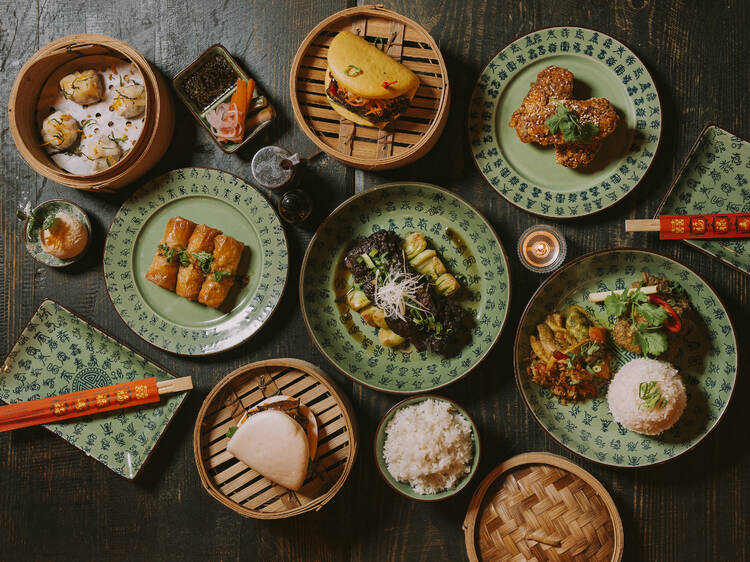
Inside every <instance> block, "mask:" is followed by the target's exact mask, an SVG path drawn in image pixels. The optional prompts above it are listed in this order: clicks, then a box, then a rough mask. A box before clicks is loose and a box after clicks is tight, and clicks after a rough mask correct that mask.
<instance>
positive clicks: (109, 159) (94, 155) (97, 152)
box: [81, 135, 122, 172]
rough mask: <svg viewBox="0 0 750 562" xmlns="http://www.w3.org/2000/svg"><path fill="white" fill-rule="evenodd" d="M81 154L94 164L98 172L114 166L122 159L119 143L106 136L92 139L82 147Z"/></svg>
mask: <svg viewBox="0 0 750 562" xmlns="http://www.w3.org/2000/svg"><path fill="white" fill-rule="evenodd" d="M81 153H82V154H83V155H84V156H85V157H86V158H88V159H89V160H91V161H92V162H93V163H94V170H95V171H97V172H99V171H101V170H105V169H107V168H109V167H110V166H114V165H115V164H116V163H117V162H118V161H119V160H120V158H122V148H120V145H119V144H118V143H117V141H116V140H114V139H112V138H111V137H106V136H104V135H101V136H100V137H98V138H92V139H91V140H90V142H87V143H86V144H85V146H82V147H81Z"/></svg>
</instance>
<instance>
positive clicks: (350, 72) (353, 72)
mask: <svg viewBox="0 0 750 562" xmlns="http://www.w3.org/2000/svg"><path fill="white" fill-rule="evenodd" d="M344 74H346V75H347V76H351V77H352V78H353V77H355V76H359V75H360V74H362V69H361V68H360V67H358V66H354V65H353V64H350V65H349V66H347V67H346V68H345V69H344Z"/></svg>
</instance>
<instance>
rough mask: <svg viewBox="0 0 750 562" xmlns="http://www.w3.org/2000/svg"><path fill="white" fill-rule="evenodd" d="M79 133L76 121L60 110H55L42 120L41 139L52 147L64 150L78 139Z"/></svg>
mask: <svg viewBox="0 0 750 562" xmlns="http://www.w3.org/2000/svg"><path fill="white" fill-rule="evenodd" d="M80 134H81V125H80V124H79V123H78V121H76V120H75V119H74V118H73V116H72V115H69V114H67V113H63V112H62V111H55V112H54V113H52V114H51V115H49V116H48V117H47V118H46V119H45V120H44V121H43V122H42V140H43V141H44V144H45V145H49V146H51V147H52V148H57V149H59V150H66V149H68V148H70V147H71V146H73V145H74V144H75V143H76V142H77V141H78V137H79V136H80Z"/></svg>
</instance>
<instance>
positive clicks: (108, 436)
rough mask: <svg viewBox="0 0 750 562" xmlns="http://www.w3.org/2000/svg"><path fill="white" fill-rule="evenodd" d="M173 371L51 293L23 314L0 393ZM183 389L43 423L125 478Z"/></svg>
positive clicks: (19, 397)
mask: <svg viewBox="0 0 750 562" xmlns="http://www.w3.org/2000/svg"><path fill="white" fill-rule="evenodd" d="M149 377H156V379H157V380H159V381H163V380H167V379H169V378H171V377H173V375H172V374H170V373H168V372H167V371H165V370H164V369H162V368H161V367H159V366H158V365H156V364H155V363H152V362H151V361H149V360H148V359H146V358H145V357H143V356H142V355H140V354H139V353H137V352H135V351H133V350H132V349H130V348H129V347H126V346H124V345H123V344H121V343H120V342H118V341H117V340H115V339H114V338H112V337H111V336H109V335H107V334H105V333H104V332H102V331H101V330H100V329H99V328H96V327H95V326H92V325H91V324H89V323H88V322H86V320H84V319H83V318H81V317H79V316H77V315H75V314H73V313H72V312H71V311H70V310H68V309H67V308H65V307H63V306H62V305H60V304H58V303H56V302H55V301H53V300H49V299H47V300H44V301H42V304H40V305H39V308H38V309H37V311H36V312H35V313H34V315H33V316H32V317H31V320H29V323H28V324H27V325H26V328H24V330H23V332H21V335H20V336H18V340H16V343H15V344H14V345H13V348H12V349H11V350H10V353H8V356H7V357H6V358H5V362H4V364H3V369H2V371H0V400H3V401H4V402H7V403H9V404H12V403H15V402H21V401H26V400H36V399H39V398H47V397H50V396H56V395H58V394H66V393H68V392H78V391H81V390H86V389H90V388H97V387H100V386H108V385H110V384H117V383H120V382H126V381H133V380H137V379H143V378H149ZM185 396H187V392H180V393H177V394H172V395H169V396H168V397H165V399H164V400H162V401H161V402H159V403H157V404H154V405H146V406H142V407H140V408H134V409H129V410H128V409H126V410H118V411H114V412H110V413H106V414H99V415H94V416H87V417H83V418H75V419H72V420H69V421H65V422H60V423H50V424H46V425H45V427H46V428H47V429H49V430H50V431H53V432H54V433H56V434H57V435H59V436H60V437H62V438H63V439H65V440H66V441H69V442H70V443H71V444H73V445H75V446H76V447H78V448H79V449H80V450H81V451H83V452H84V453H86V454H87V455H90V456H92V457H94V458H95V459H96V460H98V461H99V462H101V463H103V464H104V465H106V466H107V467H108V468H110V469H111V470H114V471H115V472H116V473H117V474H119V475H120V476H124V477H125V478H130V479H132V478H135V477H136V476H137V475H138V472H139V471H140V470H141V468H143V465H144V464H145V462H146V461H147V460H148V458H149V456H150V455H151V451H153V449H154V447H155V446H156V444H157V443H158V441H159V439H160V438H161V436H162V434H163V433H164V430H165V429H166V428H167V426H168V425H169V422H170V420H171V419H172V416H174V414H175V412H177V409H178V408H179V407H180V405H181V404H182V402H183V400H184V399H185Z"/></svg>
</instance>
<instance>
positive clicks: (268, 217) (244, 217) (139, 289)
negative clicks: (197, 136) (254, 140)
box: [104, 168, 289, 355]
mask: <svg viewBox="0 0 750 562" xmlns="http://www.w3.org/2000/svg"><path fill="white" fill-rule="evenodd" d="M176 215H180V216H182V217H185V218H187V219H190V220H192V221H194V222H196V223H205V224H207V225H209V226H212V227H214V228H218V229H220V230H222V231H223V232H224V233H226V234H228V235H230V236H233V237H234V238H236V239H237V240H239V241H240V242H244V243H245V245H246V246H247V247H248V248H249V265H248V266H247V269H246V273H245V275H247V276H248V277H249V279H250V281H249V283H248V284H247V285H245V286H244V287H242V288H241V289H238V288H237V287H235V288H234V289H232V291H231V292H230V294H229V296H228V297H227V302H228V303H229V306H228V307H227V308H228V309H229V308H231V310H228V311H226V312H224V311H220V310H215V309H213V308H208V307H206V306H203V305H201V304H198V303H197V302H191V301H189V300H187V299H185V298H182V297H180V296H177V294H176V293H172V292H170V291H167V290H165V289H162V288H160V287H158V286H156V285H154V284H153V283H150V282H149V281H147V280H146V278H145V274H146V271H147V270H148V268H149V266H150V265H151V260H152V259H153V256H154V252H155V251H156V247H157V245H158V243H159V240H161V237H162V235H163V234H164V227H165V226H166V224H167V220H168V219H169V218H170V217H173V216H176ZM246 252H247V250H246ZM288 256H289V254H288V250H287V243H286V235H285V234H284V229H283V227H282V226H281V222H280V221H279V218H278V217H277V216H276V212H275V211H274V209H273V207H271V205H270V204H269V203H268V201H266V199H265V198H264V197H263V196H262V195H261V194H260V192H258V190H256V189H255V188H254V187H253V186H251V185H250V184H248V183H246V182H245V181H243V180H242V179H240V178H238V177H237V176H234V175H232V174H229V173H227V172H222V171H220V170H211V169H207V168H182V169H178V170H173V171H171V172H168V173H166V174H164V175H163V176H161V177H159V178H157V179H155V180H153V181H151V182H149V183H148V184H146V185H144V186H143V187H142V188H141V189H139V190H138V191H136V192H135V193H134V194H133V195H132V196H131V197H130V198H129V199H128V200H127V201H126V202H125V203H124V204H123V205H122V207H121V208H120V210H119V211H118V212H117V215H115V218H114V220H113V221H112V226H111V227H110V229H109V233H108V234H107V241H106V244H105V248H104V279H105V281H106V284H107V291H108V292H109V296H110V298H111V299H112V304H114V306H115V309H116V310H117V312H118V313H119V315H120V316H121V317H122V319H123V321H124V322H125V323H126V324H127V325H128V327H130V329H131V330H133V331H134V332H135V333H136V334H138V335H139V336H140V337H141V338H143V339H144V340H145V341H147V342H148V343H150V344H152V345H155V346H156V347H159V348H161V349H164V350H166V351H171V352H173V353H177V354H180V355H205V354H209V353H217V352H219V351H224V350H226V349H230V348H232V347H234V346H237V345H239V344H241V343H242V342H244V341H246V340H247V339H248V338H249V337H251V336H252V335H253V334H255V333H256V332H257V331H258V330H259V329H260V327H261V326H262V325H263V324H264V323H265V322H266V321H267V320H268V319H269V318H270V317H271V314H272V313H273V311H274V310H275V309H276V306H277V305H278V303H279V300H280V299H281V295H282V293H283V291H284V286H285V285H286V279H287V274H288V270H289V257H288ZM247 261H248V259H247V254H246V257H245V258H243V262H242V263H243V264H244V263H246V262H247ZM241 267H242V265H241Z"/></svg>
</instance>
